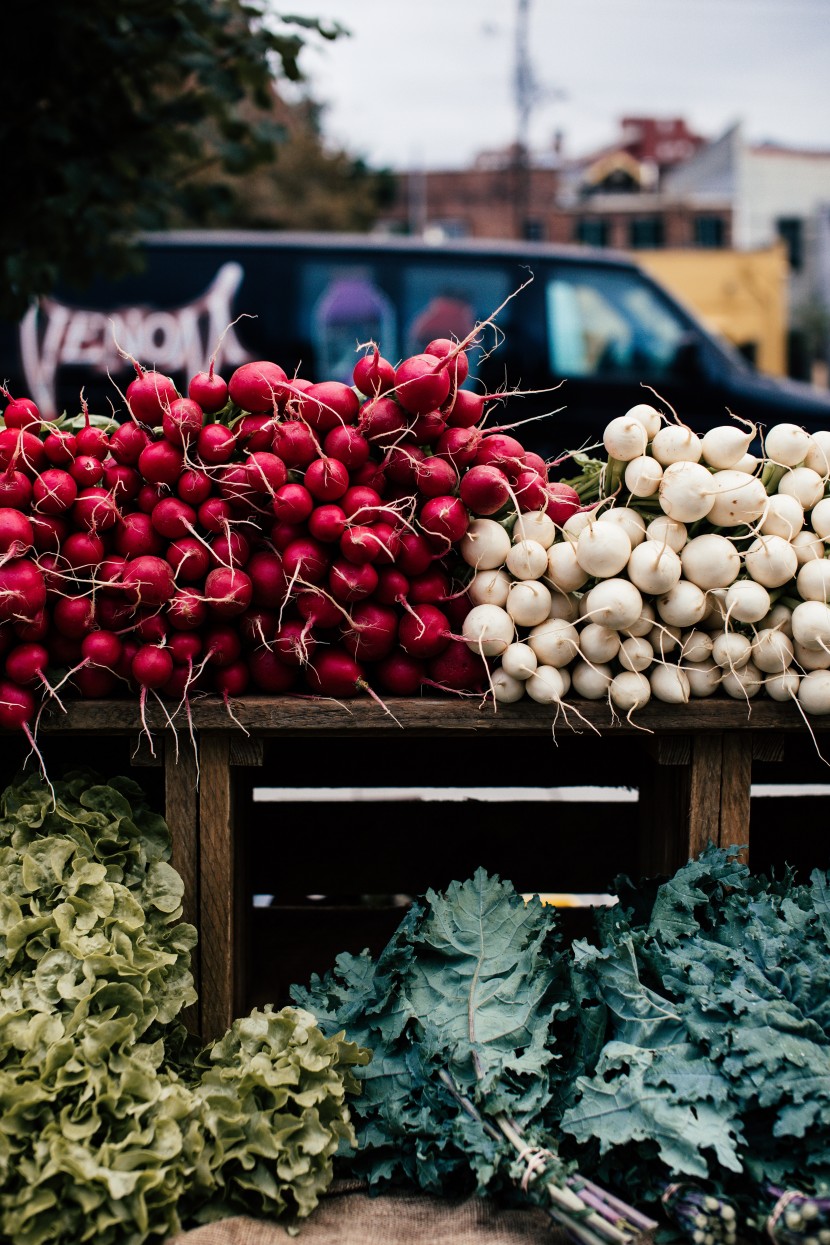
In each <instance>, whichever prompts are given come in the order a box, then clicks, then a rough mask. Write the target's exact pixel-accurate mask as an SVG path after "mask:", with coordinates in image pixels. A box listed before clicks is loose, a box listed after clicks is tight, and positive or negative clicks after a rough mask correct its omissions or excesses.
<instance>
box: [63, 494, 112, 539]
mask: <svg viewBox="0 0 830 1245" xmlns="http://www.w3.org/2000/svg"><path fill="white" fill-rule="evenodd" d="M120 518H121V514H120V511H119V509H118V507H117V506H116V504H115V501H114V500H113V498H112V496H111V494H110V493H108V492H107V490H106V489H105V488H87V489H83V490H82V491H81V492H80V493H79V494H78V496H77V498H76V500H75V504H74V505H73V507H72V522H73V523H74V524H75V525H76V527H83V528H86V529H87V531H90V532H106V531H107V530H108V529H109V528H111V527H115V525H116V523H117V522H118V520H119V519H120Z"/></svg>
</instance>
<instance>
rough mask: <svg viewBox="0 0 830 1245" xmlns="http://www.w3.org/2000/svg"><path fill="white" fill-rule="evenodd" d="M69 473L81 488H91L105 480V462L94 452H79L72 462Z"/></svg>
mask: <svg viewBox="0 0 830 1245" xmlns="http://www.w3.org/2000/svg"><path fill="white" fill-rule="evenodd" d="M69 473H70V475H71V476H72V479H73V480H75V481H76V483H77V484H79V485H80V486H81V488H90V487H91V486H92V485H95V484H100V482H101V481H102V480H103V478H104V464H103V461H102V460H101V459H100V458H96V457H95V455H94V454H79V455H78V457H77V458H75V459H73V460H72V462H71V463H70V465H69Z"/></svg>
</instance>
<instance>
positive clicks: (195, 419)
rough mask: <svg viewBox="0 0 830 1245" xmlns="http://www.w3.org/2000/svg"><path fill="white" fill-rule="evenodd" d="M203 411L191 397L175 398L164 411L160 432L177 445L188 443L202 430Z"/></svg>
mask: <svg viewBox="0 0 830 1245" xmlns="http://www.w3.org/2000/svg"><path fill="white" fill-rule="evenodd" d="M203 423H204V413H203V412H202V408H201V407H200V406H199V404H198V402H194V401H193V399H192V398H176V399H175V400H174V401H173V402H171V403H170V405H169V407H168V408H167V410H166V411H165V412H164V415H163V417H162V421H161V428H162V432H163V433H164V435H165V437H166V438H167V440H168V441H169V442H170V443H171V444H172V445H176V446H178V447H180V448H181V447H182V446H184V445H189V444H190V443H191V441H193V440H194V439H195V438H196V437H198V435H199V433H200V432H201V430H202V424H203Z"/></svg>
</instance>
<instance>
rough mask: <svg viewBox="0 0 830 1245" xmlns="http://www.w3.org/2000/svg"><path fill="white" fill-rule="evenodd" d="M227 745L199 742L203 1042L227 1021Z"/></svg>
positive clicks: (212, 737) (230, 866) (215, 736)
mask: <svg viewBox="0 0 830 1245" xmlns="http://www.w3.org/2000/svg"><path fill="white" fill-rule="evenodd" d="M229 760H230V745H229V737H228V733H227V731H216V732H214V731H208V732H205V734H203V735H202V736H201V738H200V749H199V762H200V766H199V768H200V777H199V838H200V841H199V913H200V941H201V957H200V961H201V986H202V990H201V1021H202V1038H203V1039H204V1040H205V1041H206V1042H208V1041H210V1040H211V1039H212V1038H215V1037H219V1036H221V1034H223V1033H224V1032H225V1030H226V1029H227V1028H228V1026H229V1025H230V1023H231V1021H232V1020H233V1002H234V1000H233V990H234V982H233V975H234V973H233V970H234V932H235V931H234V902H235V895H234V845H233V838H232V824H231V771H230V764H229Z"/></svg>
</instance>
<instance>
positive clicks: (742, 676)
mask: <svg viewBox="0 0 830 1245" xmlns="http://www.w3.org/2000/svg"><path fill="white" fill-rule="evenodd" d="M720 685H721V687H722V688H723V690H724V691H725V692H726V694H727V696H731V697H732V699H733V700H751V699H752V697H753V696H757V695H758V693H759V692H760V691H761V689H762V688H763V686H764V676H763V675H762V674H761V671H760V670H759V669H758V667H757V666H756V665H755V663H754V662H753V661H748V662H747V663H746V665H744V666H741V667H740V669H738V670H736V669H734V667H733V669H731V670H727V671H726V673H725V674H724V675H723V676H722V678H721V681H720Z"/></svg>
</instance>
